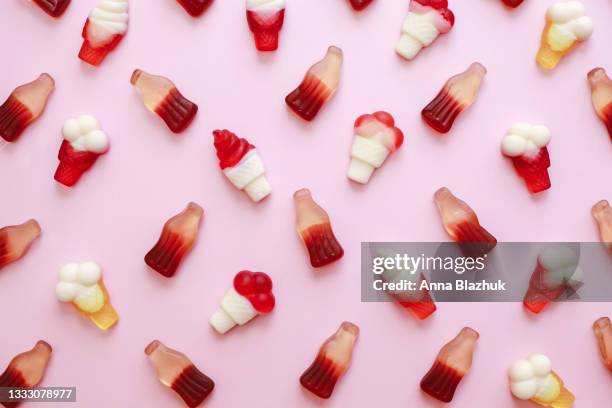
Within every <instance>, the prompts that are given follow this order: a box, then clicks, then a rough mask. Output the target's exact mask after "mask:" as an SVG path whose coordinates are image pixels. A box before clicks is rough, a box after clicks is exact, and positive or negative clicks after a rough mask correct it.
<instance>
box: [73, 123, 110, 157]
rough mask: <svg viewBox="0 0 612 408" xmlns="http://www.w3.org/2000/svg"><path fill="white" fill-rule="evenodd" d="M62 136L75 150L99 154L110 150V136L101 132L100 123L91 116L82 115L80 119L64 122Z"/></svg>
mask: <svg viewBox="0 0 612 408" xmlns="http://www.w3.org/2000/svg"><path fill="white" fill-rule="evenodd" d="M62 135H63V136H64V139H65V140H67V141H69V142H70V145H71V146H72V148H73V149H75V150H79V151H88V152H92V153H98V154H102V153H104V152H106V151H107V150H108V146H109V140H108V136H106V133H104V132H103V131H101V130H100V123H99V122H98V120H97V119H96V118H94V117H93V116H91V115H81V116H79V118H78V119H68V120H67V121H66V122H64V127H63V128H62Z"/></svg>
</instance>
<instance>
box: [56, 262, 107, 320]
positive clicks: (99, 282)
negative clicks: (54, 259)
mask: <svg viewBox="0 0 612 408" xmlns="http://www.w3.org/2000/svg"><path fill="white" fill-rule="evenodd" d="M55 295H56V296H57V298H58V299H59V300H60V301H62V302H71V303H72V305H73V306H74V307H76V309H77V310H78V311H79V312H80V313H81V314H82V315H84V316H86V317H89V318H90V319H91V321H92V322H94V324H95V325H96V326H98V327H99V328H100V329H101V330H107V329H109V328H111V327H112V326H113V325H114V324H115V323H117V320H119V316H118V315H117V312H116V311H115V309H114V308H113V306H112V305H111V302H110V296H109V294H108V291H107V290H106V286H104V280H103V279H102V269H101V268H100V266H99V265H98V264H97V263H95V262H83V263H74V262H73V263H69V264H66V265H64V267H63V268H62V269H61V270H60V273H59V283H58V284H57V286H56V287H55Z"/></svg>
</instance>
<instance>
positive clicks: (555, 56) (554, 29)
mask: <svg viewBox="0 0 612 408" xmlns="http://www.w3.org/2000/svg"><path fill="white" fill-rule="evenodd" d="M592 33H593V22H592V21H591V19H590V18H589V17H587V16H586V15H585V10H584V5H583V4H582V3H581V2H579V1H576V0H570V1H560V2H557V3H555V4H553V5H552V6H550V7H549V9H548V12H547V13H546V26H545V27H544V32H543V33H542V39H541V44H540V50H539V51H538V55H537V56H536V60H537V62H538V64H539V65H540V66H541V67H542V68H544V69H554V68H555V67H556V66H557V64H559V61H561V58H563V57H564V56H566V55H567V54H569V53H570V52H572V50H573V49H574V47H575V46H576V45H577V44H578V43H579V42H582V41H585V40H586V39H587V38H589V37H590V36H591V34H592Z"/></svg>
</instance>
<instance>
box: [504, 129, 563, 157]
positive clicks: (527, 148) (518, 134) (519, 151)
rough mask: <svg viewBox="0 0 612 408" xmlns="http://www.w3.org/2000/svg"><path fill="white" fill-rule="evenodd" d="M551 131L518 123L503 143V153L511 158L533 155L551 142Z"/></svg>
mask: <svg viewBox="0 0 612 408" xmlns="http://www.w3.org/2000/svg"><path fill="white" fill-rule="evenodd" d="M550 137H551V136H550V130H548V128H547V127H546V126H542V125H535V126H534V125H531V124H529V123H527V122H517V123H515V124H514V125H512V127H511V128H510V130H509V131H508V133H507V134H506V136H505V137H504V139H503V141H502V151H503V152H504V154H506V155H507V156H510V157H517V156H522V155H524V154H526V153H529V154H533V153H535V152H537V151H538V150H540V149H541V148H542V147H544V146H546V145H547V144H548V143H549V142H550Z"/></svg>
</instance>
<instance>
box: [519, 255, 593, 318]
mask: <svg viewBox="0 0 612 408" xmlns="http://www.w3.org/2000/svg"><path fill="white" fill-rule="evenodd" d="M581 279H582V271H581V269H580V268H579V267H578V256H577V255H576V253H575V252H574V250H572V249H571V248H569V247H567V246H564V245H555V246H551V247H548V248H546V249H544V250H543V251H542V252H541V253H540V255H539V256H538V261H537V265H536V267H535V270H534V271H533V274H532V275H531V279H530V280H529V289H528V290H527V293H526V294H525V297H524V299H523V305H524V306H525V308H526V309H527V310H529V311H531V312H533V313H536V314H537V313H540V312H541V311H542V310H543V309H544V308H545V307H546V306H547V305H548V304H549V303H550V302H554V301H556V300H557V299H559V298H560V297H561V296H563V295H569V294H571V293H572V291H575V290H576V289H577V288H579V287H580V286H581V285H582V283H581Z"/></svg>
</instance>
